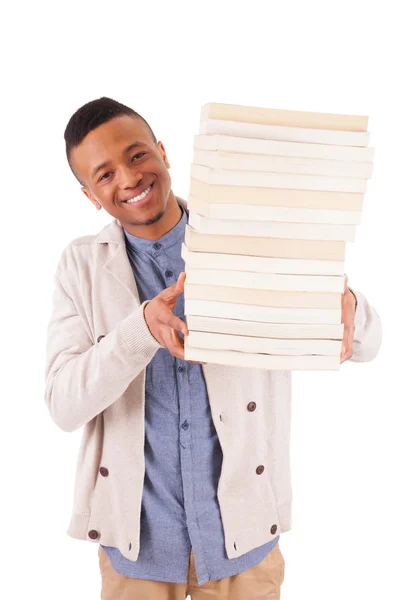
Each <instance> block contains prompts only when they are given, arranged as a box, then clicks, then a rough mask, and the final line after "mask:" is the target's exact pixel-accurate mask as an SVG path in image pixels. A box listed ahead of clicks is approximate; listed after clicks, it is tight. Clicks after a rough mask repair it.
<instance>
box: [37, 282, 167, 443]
mask: <svg viewBox="0 0 400 600" xmlns="http://www.w3.org/2000/svg"><path fill="white" fill-rule="evenodd" d="M148 302H149V301H146V302H144V303H143V304H142V305H141V306H140V307H138V308H137V309H135V310H134V311H133V312H132V313H131V314H130V315H129V316H128V317H126V318H125V319H123V320H122V321H120V322H119V323H118V324H117V326H116V327H115V328H114V329H113V330H112V331H110V332H109V333H108V334H107V335H106V336H105V337H104V339H102V340H101V342H100V343H96V344H93V342H92V340H91V339H90V337H89V334H88V332H87V329H86V328H85V324H84V321H83V319H82V317H81V316H80V315H79V314H78V311H77V309H76V306H75V304H74V302H73V300H72V298H71V297H70V296H69V295H68V292H67V290H66V289H65V287H64V285H63V283H62V281H61V278H60V276H59V274H58V273H57V274H56V277H55V290H54V294H53V310H52V315H51V318H50V322H49V325H48V331H47V349H46V368H45V379H46V384H45V402H46V404H47V407H48V409H49V412H50V415H51V418H52V419H53V421H54V422H55V423H56V424H57V425H58V426H59V427H60V428H61V429H63V430H64V431H74V430H76V429H78V428H79V427H81V426H82V425H84V424H85V423H87V422H89V421H90V420H91V419H93V418H94V417H95V416H96V415H98V414H99V413H101V412H102V411H103V410H104V409H105V408H107V407H108V406H110V405H111V404H112V403H113V402H115V401H116V400H118V398H120V397H121V396H122V394H123V393H124V392H125V390H126V388H127V387H128V385H129V384H130V383H131V381H132V380H133V379H135V377H137V375H138V374H139V373H140V372H141V371H142V370H143V369H144V368H145V367H146V365H147V364H148V363H149V362H150V360H151V359H152V358H153V356H154V354H155V352H156V351H157V350H158V349H159V348H161V344H159V342H158V341H157V340H156V339H155V338H154V337H153V336H152V334H151V333H150V331H149V328H148V326H147V324H146V321H145V318H144V308H145V306H146V305H147V304H148Z"/></svg>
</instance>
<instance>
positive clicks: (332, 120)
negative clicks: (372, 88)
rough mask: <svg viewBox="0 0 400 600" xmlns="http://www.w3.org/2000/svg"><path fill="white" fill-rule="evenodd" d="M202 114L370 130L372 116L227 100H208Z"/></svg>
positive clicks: (318, 126) (243, 119)
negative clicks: (291, 108)
mask: <svg viewBox="0 0 400 600" xmlns="http://www.w3.org/2000/svg"><path fill="white" fill-rule="evenodd" d="M200 118H201V119H218V120H227V121H239V122H244V123H255V124H263V125H280V126H289V127H308V128H310V129H332V130H339V131H367V130H368V117H367V116H364V115H342V114H333V113H319V112H311V111H300V110H282V109H277V108H264V107H257V106H242V105H238V104H224V103H221V102H208V103H207V104H204V105H203V106H202V108H201V114H200Z"/></svg>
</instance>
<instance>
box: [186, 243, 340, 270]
mask: <svg viewBox="0 0 400 600" xmlns="http://www.w3.org/2000/svg"><path fill="white" fill-rule="evenodd" d="M181 256H182V258H183V260H184V261H185V263H186V265H187V267H192V268H195V269H210V268H212V269H222V270H225V271H248V272H255V273H281V274H287V275H340V276H343V275H344V261H335V260H311V259H308V260H307V259H300V258H268V257H264V256H246V255H240V254H216V253H214V252H193V251H191V250H188V247H187V246H186V244H185V243H182V250H181Z"/></svg>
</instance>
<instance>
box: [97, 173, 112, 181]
mask: <svg viewBox="0 0 400 600" xmlns="http://www.w3.org/2000/svg"><path fill="white" fill-rule="evenodd" d="M109 175H112V173H111V171H107V173H103V175H102V176H101V177H100V179H99V181H103V180H104V179H108V176H109Z"/></svg>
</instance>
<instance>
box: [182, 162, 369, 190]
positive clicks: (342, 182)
mask: <svg viewBox="0 0 400 600" xmlns="http://www.w3.org/2000/svg"><path fill="white" fill-rule="evenodd" d="M190 176H191V177H192V178H193V179H198V180H199V181H203V182H204V183H209V184H214V185H238V186H249V187H252V186H254V187H269V188H285V189H292V190H321V191H328V192H356V193H362V194H363V193H365V191H366V187H367V186H366V183H367V180H366V179H357V178H355V177H326V176H323V175H296V174H293V173H266V172H263V171H228V170H226V169H212V168H211V167H204V166H202V165H195V164H192V165H191V168H190Z"/></svg>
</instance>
